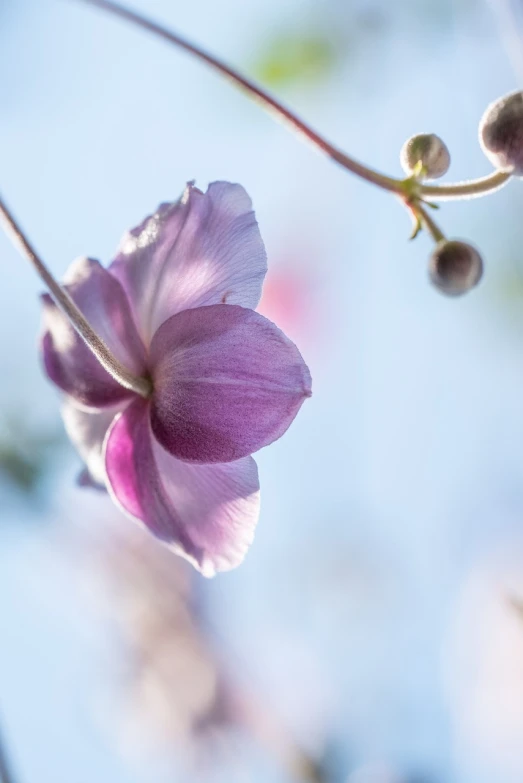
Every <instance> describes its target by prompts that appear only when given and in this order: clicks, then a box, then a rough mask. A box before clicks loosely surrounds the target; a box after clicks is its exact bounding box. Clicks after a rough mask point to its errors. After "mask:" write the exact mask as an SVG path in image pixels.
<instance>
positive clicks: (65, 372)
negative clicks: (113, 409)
mask: <svg viewBox="0 0 523 783" xmlns="http://www.w3.org/2000/svg"><path fill="white" fill-rule="evenodd" d="M65 287H66V288H67V290H68V291H69V293H70V294H71V296H72V298H73V299H74V301H75V302H76V304H77V305H78V307H79V308H80V310H81V311H82V313H83V315H84V316H85V317H86V318H87V320H88V321H89V323H90V324H91V326H92V327H93V329H94V330H95V332H97V334H98V336H99V337H101V338H102V340H103V341H104V342H105V344H106V345H107V346H108V348H109V349H110V350H111V352H112V353H113V354H114V355H115V356H116V358H117V359H119V360H120V361H121V362H122V364H123V365H124V367H126V368H127V369H128V370H130V371H131V372H132V373H134V374H136V375H141V374H142V373H143V372H144V368H145V349H144V347H143V344H142V342H141V340H140V338H139V337H138V334H137V332H136V328H135V326H134V322H133V319H132V315H131V310H130V307H129V302H128V300H127V297H126V295H125V293H124V291H123V289H122V287H121V285H120V284H119V283H118V281H117V280H115V278H114V277H113V276H112V275H110V274H109V272H108V271H107V270H106V269H104V268H103V267H102V266H101V265H100V264H99V263H98V261H93V260H92V259H90V258H81V259H78V260H77V261H75V262H74V263H73V264H72V266H71V267H70V269H69V272H68V274H67V277H66V286H65ZM42 299H43V302H44V335H43V338H42V350H43V359H44V365H45V369H46V372H47V375H48V376H49V378H50V379H51V380H52V381H53V382H54V383H56V385H57V386H59V387H60V389H62V390H63V391H64V392H66V393H67V394H69V395H70V396H71V397H73V398H74V399H75V400H76V401H77V402H79V403H82V404H83V405H86V406H88V407H94V408H102V407H106V406H112V405H114V404H116V403H118V402H120V401H122V400H124V399H129V397H130V396H131V393H130V392H129V391H128V390H127V389H124V388H123V387H122V386H120V385H119V384H118V383H117V382H116V381H115V380H114V379H113V378H112V377H111V376H110V375H109V373H107V372H106V370H104V369H103V367H102V366H101V365H100V364H99V362H98V360H97V359H95V357H94V356H93V354H92V353H91V351H90V350H89V348H88V347H87V346H86V345H85V343H84V342H83V340H82V339H81V337H79V336H78V334H77V333H76V331H75V330H74V329H73V327H72V326H71V324H70V323H69V321H68V319H67V318H66V317H65V316H64V315H63V313H62V312H61V310H60V309H59V308H58V307H57V306H56V305H55V304H54V302H53V300H52V299H51V297H50V296H49V295H48V294H44V296H43V297H42Z"/></svg>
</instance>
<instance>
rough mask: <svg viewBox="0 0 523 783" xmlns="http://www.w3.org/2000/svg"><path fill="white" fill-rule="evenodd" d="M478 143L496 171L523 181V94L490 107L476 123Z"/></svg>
mask: <svg viewBox="0 0 523 783" xmlns="http://www.w3.org/2000/svg"><path fill="white" fill-rule="evenodd" d="M479 143H480V144H481V148H482V149H483V152H484V153H485V155H486V156H487V158H488V159H489V160H490V162H491V163H492V164H493V165H494V166H495V167H496V168H497V169H501V170H502V171H507V170H508V171H510V170H512V169H513V172H514V174H515V175H516V176H518V177H523V92H521V91H518V92H512V93H510V95H505V97H504V98H499V99H498V100H497V101H494V103H491V104H490V106H489V107H488V108H487V110H486V111H485V113H484V115H483V117H482V118H481V120H480V123H479Z"/></svg>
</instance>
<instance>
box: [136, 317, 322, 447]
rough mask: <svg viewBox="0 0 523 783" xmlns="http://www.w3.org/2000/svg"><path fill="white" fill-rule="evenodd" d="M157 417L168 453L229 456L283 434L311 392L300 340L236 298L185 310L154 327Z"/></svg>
mask: <svg viewBox="0 0 523 783" xmlns="http://www.w3.org/2000/svg"><path fill="white" fill-rule="evenodd" d="M150 361H151V375H152V378H153V385H154V393H153V397H152V401H151V423H152V428H153V432H154V434H155V436H156V438H157V439H158V440H159V442H160V443H161V444H162V446H164V448H165V449H167V451H169V453H170V454H173V456H175V457H178V459H182V460H185V461H187V462H201V463H211V462H230V461H231V460H236V459H240V457H245V456H247V455H248V454H252V453H253V452H255V451H257V450H258V449H260V448H261V447H262V446H266V445H268V444H269V443H272V441H274V440H276V439H277V438H279V437H280V436H281V435H283V433H284V432H285V430H286V429H287V427H288V426H289V425H290V423H291V422H292V420H293V419H294V417H295V416H296V414H297V412H298V410H299V408H300V406H301V404H302V402H303V401H304V399H305V398H306V397H308V396H310V394H311V378H310V374H309V370H308V369H307V366H306V364H305V362H304V361H303V359H302V357H301V355H300V353H299V351H298V349H297V348H296V346H295V345H294V344H293V343H292V342H291V341H290V340H289V339H287V337H285V335H284V334H283V333H282V332H281V331H280V330H279V329H278V328H277V327H276V326H275V325H274V324H272V323H271V322H270V321H268V320H267V319H266V318H264V317H263V316H261V315H259V314H258V313H255V312H254V310H247V309H245V308H243V307H238V306H236V305H214V306H211V307H199V308H197V309H194V310H185V311H184V312H182V313H178V315H175V316H173V317H172V318H170V319H169V320H168V321H167V322H166V323H164V324H163V326H161V327H160V329H158V331H157V332H156V334H155V335H154V338H153V341H152V344H151V349H150Z"/></svg>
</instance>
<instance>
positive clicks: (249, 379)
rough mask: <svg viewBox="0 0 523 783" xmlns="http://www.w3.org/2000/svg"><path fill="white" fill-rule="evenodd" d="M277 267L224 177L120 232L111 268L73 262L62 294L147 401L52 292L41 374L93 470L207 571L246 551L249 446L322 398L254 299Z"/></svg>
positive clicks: (251, 482)
mask: <svg viewBox="0 0 523 783" xmlns="http://www.w3.org/2000/svg"><path fill="white" fill-rule="evenodd" d="M266 270H267V262H266V254H265V249H264V246H263V242H262V239H261V236H260V233H259V230H258V225H257V223H256V220H255V217H254V213H253V211H252V207H251V201H250V199H249V197H248V196H247V194H246V193H245V191H244V189H243V188H242V187H241V186H239V185H231V184H229V183H226V182H214V183H213V184H211V185H210V186H209V188H208V190H207V193H202V192H201V191H200V190H198V189H197V188H195V187H194V186H192V185H188V186H187V188H186V190H185V193H184V195H183V197H182V199H181V200H180V201H179V202H177V203H175V204H164V205H162V206H160V208H159V209H158V211H157V212H156V214H154V215H153V216H151V217H149V218H147V219H146V220H145V221H144V222H143V223H142V224H141V225H140V226H138V228H136V229H134V230H132V231H131V232H130V233H129V234H127V235H126V236H125V237H124V238H123V240H122V243H121V246H120V249H119V252H118V255H117V256H116V258H115V259H114V261H113V262H112V264H111V265H110V267H109V269H104V268H103V267H102V266H101V265H100V264H99V263H98V262H97V261H93V260H92V259H87V258H82V259H79V260H78V261H76V262H74V263H73V265H72V266H71V268H70V270H69V272H68V274H67V278H66V281H65V283H66V288H67V290H68V291H69V293H70V295H71V296H72V298H73V299H74V301H75V302H76V304H77V305H78V307H79V308H80V310H81V311H82V313H83V314H84V316H85V317H86V318H87V320H88V321H89V322H90V323H91V325H92V327H93V328H94V329H95V331H96V332H97V333H98V335H99V336H100V337H101V338H102V339H103V340H104V342H105V343H106V345H107V346H108V348H109V349H110V350H111V352H112V353H113V354H114V356H115V357H116V358H117V359H118V360H119V361H120V362H121V364H122V365H124V366H125V367H126V368H127V369H128V370H129V371H130V372H132V373H133V374H134V375H135V376H137V377H144V378H148V379H150V380H151V382H152V387H153V391H152V393H151V395H150V397H149V398H148V399H145V398H143V397H141V396H139V395H138V394H135V393H133V392H132V391H129V390H127V389H125V388H124V387H122V386H120V385H119V384H118V383H117V382H116V381H115V380H114V379H113V378H112V377H111V376H110V375H109V374H108V373H107V372H106V370H105V369H103V367H102V366H101V365H100V364H99V363H98V361H97V360H96V359H95V357H94V356H93V354H92V353H91V351H90V350H89V348H88V347H87V346H86V345H85V343H84V342H83V341H82V340H81V339H80V337H78V335H77V333H76V332H75V330H74V329H73V327H72V326H71V324H70V323H69V321H68V320H67V319H66V317H65V316H64V315H63V314H62V312H61V311H60V310H59V309H58V308H57V307H56V305H55V304H54V303H53V301H52V300H51V298H50V297H49V296H48V295H44V297H43V300H44V335H43V340H42V347H43V358H44V364H45V369H46V372H47V374H48V376H49V378H50V379H51V380H52V381H53V382H54V383H55V384H56V385H57V386H59V387H60V389H61V390H62V391H64V392H65V393H66V395H67V398H66V402H65V405H64V410H63V416H64V421H65V426H66V429H67V431H68V433H69V436H70V437H71V439H72V441H73V442H74V443H75V445H76V447H77V448H78V451H79V452H80V454H81V456H82V457H83V459H84V460H85V463H86V466H87V470H88V476H89V478H90V480H91V481H92V483H94V484H98V485H103V486H105V487H107V489H108V490H109V492H110V494H111V495H112V497H113V498H114V500H115V501H116V503H117V504H118V505H119V506H120V507H121V508H122V509H123V510H124V511H125V512H126V513H127V514H128V515H130V516H131V517H133V518H134V519H136V520H139V521H141V522H142V523H143V524H145V525H146V526H147V527H148V528H149V529H150V530H151V531H152V532H153V533H154V534H155V535H156V536H157V537H158V538H160V539H162V540H163V541H164V542H166V543H167V544H168V545H169V546H170V547H171V548H172V549H173V550H174V551H176V552H177V553H178V554H180V555H182V556H183V557H185V558H187V559H188V560H190V561H191V562H192V563H193V564H194V565H195V566H196V568H198V569H199V570H200V571H201V572H202V573H203V574H205V575H206V576H211V575H213V574H214V573H215V572H216V571H219V570H224V569H229V568H233V567H234V566H236V565H238V564H239V563H240V562H241V560H242V559H243V557H244V555H245V553H246V550H247V549H248V547H249V545H250V543H251V541H252V538H253V535H254V528H255V525H256V522H257V519H258V512H259V483H258V472H257V467H256V463H255V462H254V460H253V458H252V457H251V456H250V455H251V454H252V453H253V452H255V451H257V450H258V449H260V448H262V447H263V446H266V445H267V444H269V443H271V442H272V441H274V440H276V439H277V438H279V437H280V436H281V435H283V433H284V432H285V431H286V429H287V428H288V426H289V425H290V423H291V422H292V420H293V419H294V417H295V416H296V413H297V412H298V410H299V408H300V406H301V404H302V402H303V400H304V399H305V397H308V396H310V393H311V391H310V388H311V379H310V374H309V371H308V369H307V366H306V365H305V363H304V361H303V359H302V357H301V355H300V353H299V352H298V350H297V348H296V346H295V345H294V344H293V343H292V342H291V341H290V340H288V339H287V338H286V337H285V335H284V334H283V333H282V332H281V331H280V330H279V329H278V328H277V327H276V326H274V324H272V323H271V322H270V321H268V320H267V319H266V318H264V317H263V316H261V315H259V314H258V313H256V312H254V310H253V309H252V308H254V307H256V305H257V303H258V300H259V298H260V294H261V288H262V283H263V279H264V276H265V273H266ZM84 479H85V476H84ZM84 483H85V480H84Z"/></svg>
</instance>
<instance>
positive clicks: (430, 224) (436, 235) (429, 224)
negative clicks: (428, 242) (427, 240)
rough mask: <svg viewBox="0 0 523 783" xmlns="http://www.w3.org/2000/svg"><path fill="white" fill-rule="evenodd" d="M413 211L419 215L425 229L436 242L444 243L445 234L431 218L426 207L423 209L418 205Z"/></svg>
mask: <svg viewBox="0 0 523 783" xmlns="http://www.w3.org/2000/svg"><path fill="white" fill-rule="evenodd" d="M413 209H414V212H415V213H416V214H417V215H419V217H420V219H421V222H422V224H423V227H424V228H425V230H426V231H428V233H429V234H430V235H431V237H432V239H433V240H434V242H443V241H444V240H445V234H444V233H443V232H442V231H441V229H440V228H439V226H438V225H437V224H436V223H435V221H434V220H433V219H432V218H431V216H430V215H429V213H428V212H427V210H426V209H425V207H423V206H422V205H421V204H420V203H418V204H416V206H415V207H414V208H413Z"/></svg>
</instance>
